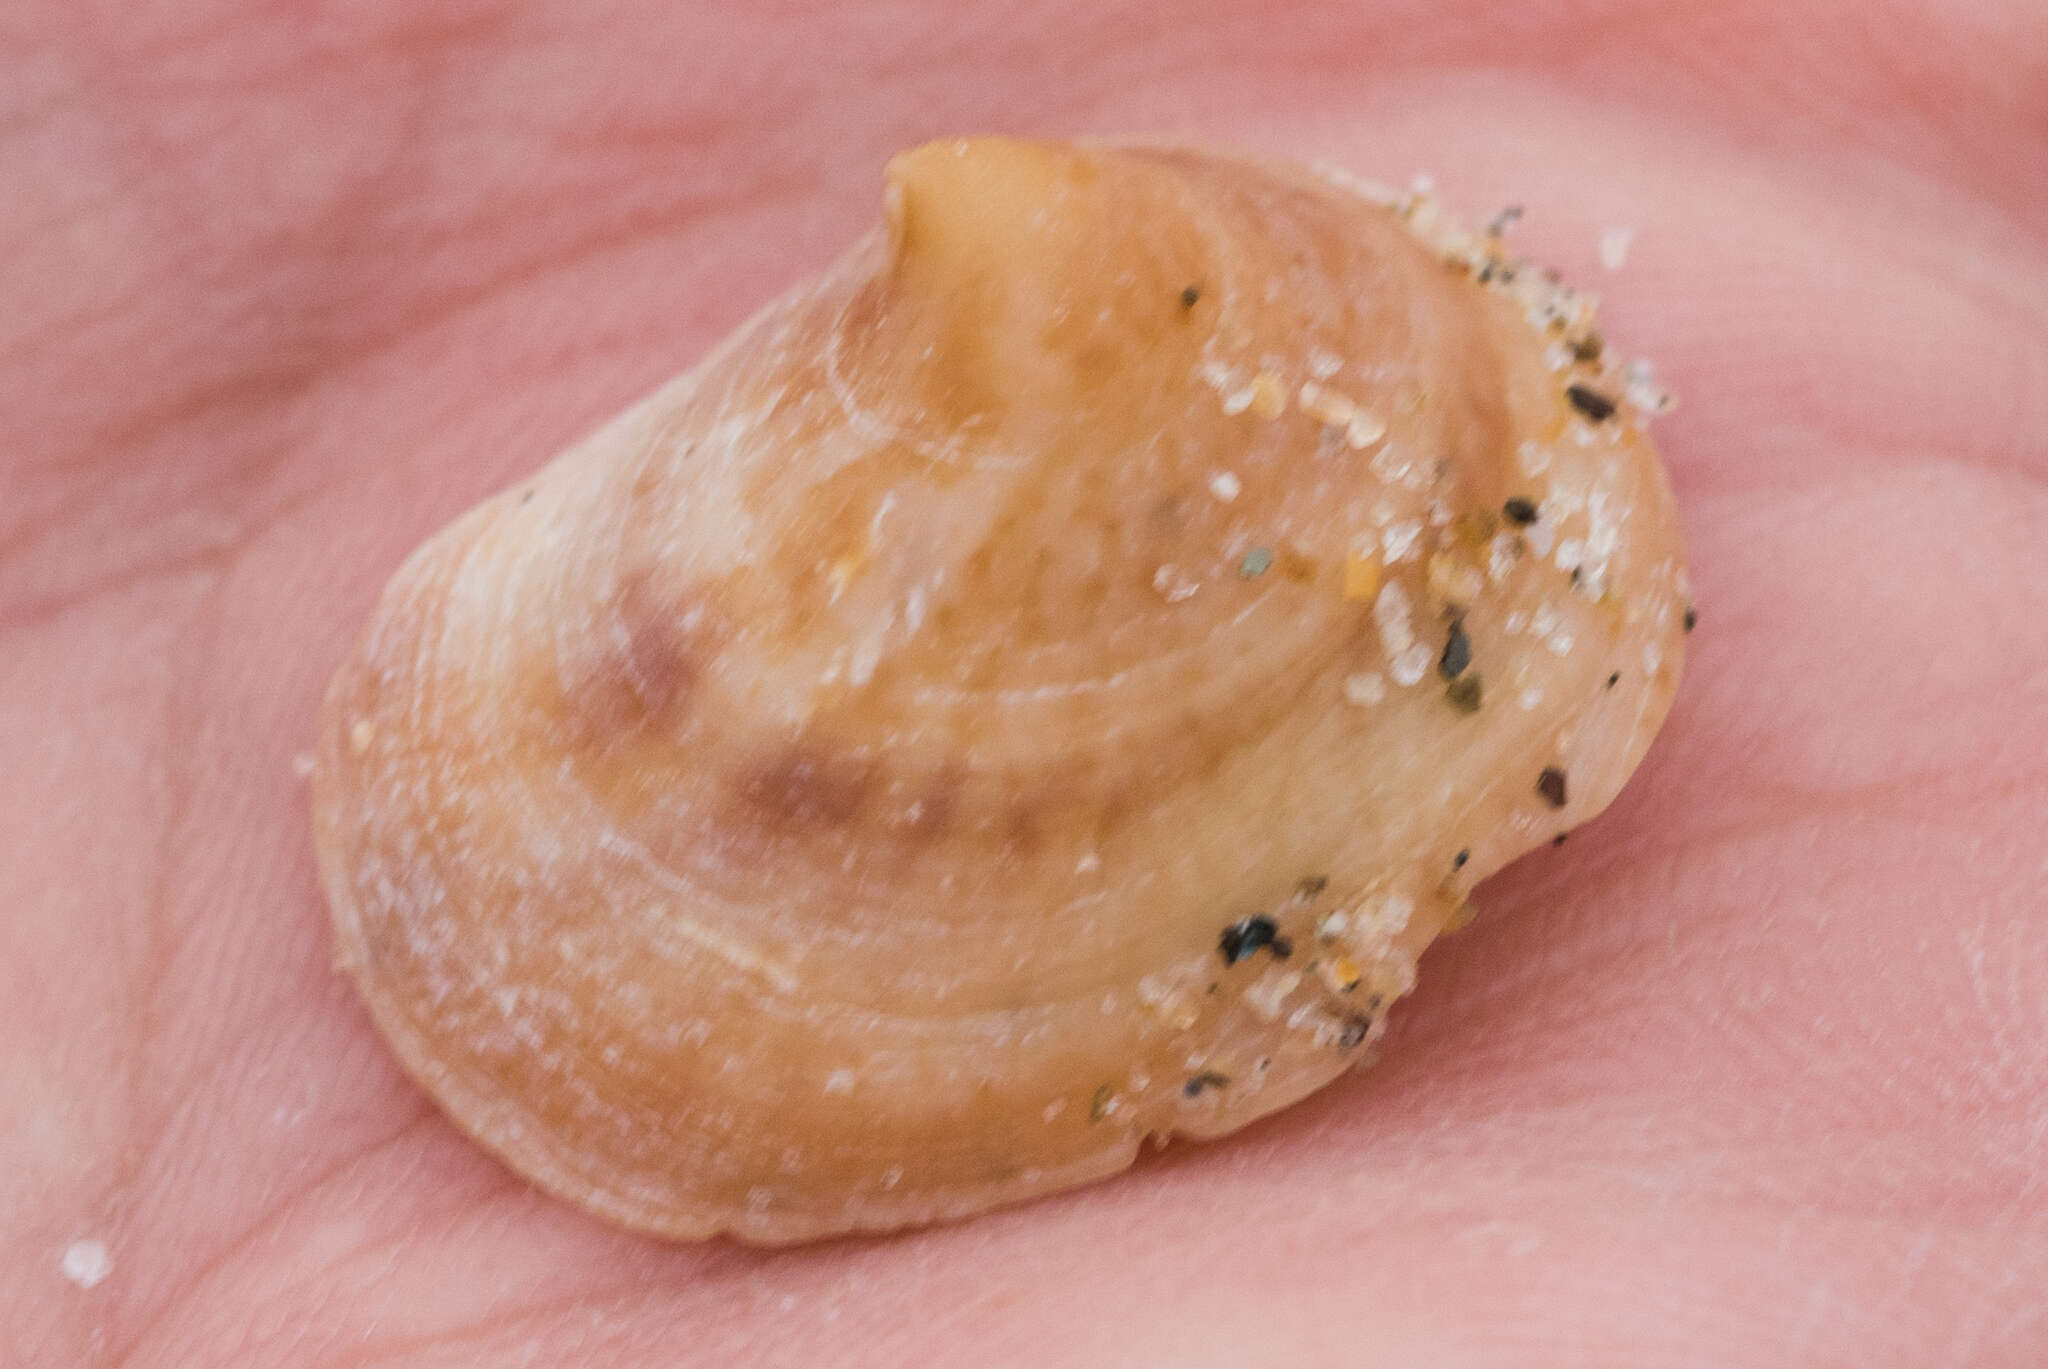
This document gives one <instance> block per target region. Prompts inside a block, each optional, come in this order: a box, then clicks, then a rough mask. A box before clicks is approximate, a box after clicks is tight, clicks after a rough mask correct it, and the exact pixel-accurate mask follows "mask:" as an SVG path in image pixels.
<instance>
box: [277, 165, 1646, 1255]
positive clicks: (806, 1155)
mask: <svg viewBox="0 0 2048 1369" xmlns="http://www.w3.org/2000/svg"><path fill="white" fill-rule="evenodd" d="M885 217H886V222H885V226H884V228H883V230H882V231H880V232H878V233H877V234H875V235H874V236H872V237H871V238H869V239H867V240H865V241H863V242H862V243H860V244H857V245H856V246H855V247H854V248H853V249H852V250H851V251H850V252H849V254H848V255H847V256H846V257H845V258H844V259H843V260H842V261H841V262H840V263H839V264H838V265H837V266H836V267H834V268H833V269H832V270H831V271H829V272H828V273H827V274H826V275H825V276H824V277H823V278H821V279H820V280H818V281H817V282H815V283H814V284H812V285H810V286H808V287H806V288H804V289H802V290H800V291H798V292H796V293H794V294H792V295H790V296H789V297H787V298H785V299H783V300H782V301H780V302H778V303H776V304H774V305H772V306H771V307H769V308H768V309H767V310H766V311H765V312H763V313H762V314H761V315H760V316H758V317H757V318H756V319H755V320H754V321H753V322H752V323H751V324H749V325H748V326H747V327H746V328H745V329H744V330H742V332H741V333H740V334H738V335H737V336H736V337H735V338H734V339H733V340H732V341H730V342H729V343H728V344H727V345H726V346H724V347H723V348H722V349H720V350H719V351H718V352H717V353H716V354H714V355H713V356H712V357H711V358H709V359H708V360H707V361H705V362H704V363H703V364H702V365H701V366H699V367H698V368H697V369H696V370H694V371H693V372H691V373H690V374H689V375H687V376H684V377H683V378H681V379H679V380H677V381H676V382H674V383H672V384H671V385H669V386H668V387H666V388H665V389H663V390H662V391H660V392H658V393H657V394H655V395H654V396H652V397H651V398H650V399H648V400H647V401H645V402H644V403H643V404H641V405H640V406H638V407H637V408H635V409H634V410H632V411H630V412H629V413H627V414H625V415H624V416H622V417H621V418H619V419H618V420H616V421H615V422H613V423H612V424H610V425H609V426H607V427H606V428H604V429H603V430H601V431H600V432H598V433H597V434H595V435H594V436H592V437H591V438H589V439H588V440H586V441H585V442H583V443H582V444H580V445H579V446H578V447H577V448H575V449H573V450H571V451H570V452H568V453H567V454H565V455H564V456H562V457H561V458H560V459H558V460H557V461H555V462H554V463H553V464H552V465H550V466H549V467H548V468H547V469H546V470H544V471H543V472H541V473H540V474H539V475H538V476H537V477H535V478H534V479H533V480H532V481H531V482H530V483H529V484H527V485H524V486H521V487H519V488H517V489H514V490H511V491H508V492H506V493H504V494H502V495H499V496H497V497H495V498H493V499H491V500H488V501H487V502H485V503H484V504H483V505H482V506H480V507H479V508H477V509H475V510H473V511H471V512H470V513H469V514H468V515H466V516H465V517H463V518H461V519H460V520H458V521H457V522H456V523H454V524H453V525H451V526H450V527H448V528H447V529H445V530H444V531H442V532H441V533H440V534H438V535H437V536H435V537H434V538H433V539H432V540H430V541H429V542H428V543H427V544H426V545H425V546H423V547H422V548H421V549H420V550H419V551H418V552H416V553H415V554H414V555H413V556H412V557H411V559H409V560H408V561H407V562H406V564H405V565H404V566H403V567H402V568H401V569H400V570H399V572H398V573H397V575H396V576H395V577H394V578H393V580H392V581H391V583H390V585H389V587H388V588H387V589H386V591H385V593H384V595H383V597H382V599H381V601H380V603H379V605H378V607H377V609H376V612H375V615H374V617H373V619H372V621H371V623H370V625H369V627H368V628H367V630H366V632H365V634H364V636H363V638H362V640H361V642H360V644H359V646H358V648H357V650H356V652H355V654H354V656H353V657H352V658H351V660H350V661H349V662H348V663H347V665H346V666H345V667H344V668H343V669H342V670H341V672H340V673H339V674H338V675H337V677H336V678H335V680H334V683H333V685H332V687H331V689H330V692H329V694H328V697H327V700H326V704H325V707H324V711H323V715H322V725H321V737H320V743H319V748H318V753H317V767H316V771H315V777H314V812H315V833H316V842H317V848H318V853H319V858H320V865H321V871H322V877H323V881H324V883H325V886H326V889H327V893H328V897H329V901H330V903H331V905H332V910H333V915H334V922H335V927H336V932H337V938H338V943H339V947H340V958H341V962H342V964H343V965H344V967H345V968H346V969H347V971H348V972H349V973H350V975H352V976H353V978H354V979H355V981H356V983H357V984H358V986H359V987H360V989H361V992H362V995H363V997H364V1000H365V1001H366V1002H367V1004H368V1005H369V1007H370V1010H371V1012H372V1014H373V1016H374V1018H375V1020H376V1022H377V1025H378V1026H379V1028H380V1029H381V1030H382V1031H383V1033H384V1034H385V1035H386V1037H387V1038H389V1040H390V1042H391V1044H392V1046H393V1048H394V1049H395V1050H396V1052H397V1054H398V1055H399V1057H400V1059H401V1060H402V1061H403V1062H404V1064H405V1065H406V1067H407V1068H408V1070H409V1071H410V1072H411V1073H412V1074H413V1075H414V1076H415V1077H416V1078H418V1080H419V1081H420V1082H421V1083H422V1084H423V1085H424V1086H425V1087H426V1088H427V1090H428V1091H429V1092H430V1093H432V1094H433V1095H434V1097H435V1098H436V1099H438V1100H439V1101H440V1103H441V1104H442V1105H443V1106H444V1107H445V1108H446V1109H447V1111H448V1112H449V1113H450V1114H451V1115H452V1116H453V1117H454V1118H455V1119H456V1120H457V1121H458V1122H459V1123H460V1124H461V1125H462V1126H464V1127H465V1128H466V1129H468V1130H469V1131H470V1132H472V1133H473V1134H474V1135H475V1136H476V1137H477V1138H478V1139H479V1140H481V1141H482V1142H483V1143H484V1144H485V1145H487V1146H489V1147H490V1148H491V1149H493V1150H495V1151H496V1152H497V1153H499V1154H500V1155H502V1156H503V1157H504V1158H505V1159H506V1160H507V1161H508V1162H509V1163H510V1164H511V1165H512V1166H513V1167H514V1168H516V1169H517V1170H519V1171H521V1172H522V1173H524V1174H526V1175H527V1176H529V1177H530V1178H531V1179H533V1180H534V1181H535V1182H537V1183H539V1184H540V1185H542V1186H543V1187H545V1188H547V1189H549V1190H551V1191H553V1192H555V1193H558V1194H561V1195H563V1196H565V1197H567V1198H569V1199H572V1200H574V1201H576V1202H578V1203H581V1204H583V1205H585V1206H587V1207H589V1208H591V1209H593V1210H595V1211H597V1212H599V1213H602V1214H604V1215H606V1216H608V1217H610V1218H613V1219H615V1220H617V1221H620V1222H623V1223H626V1224H628V1225H631V1226H634V1227H637V1228H642V1229H646V1230H652V1231H658V1232H663V1233H668V1234H672V1235H679V1236H701V1235H707V1234H711V1233H715V1232H729V1233H733V1234H736V1235H739V1236H742V1237H745V1238H748V1239H754V1240H763V1241H784V1240H796V1239H804V1238H809V1237H815V1236H821V1235H827V1234H831V1233H836V1232H842V1231H848V1230H858V1229H882V1228H890V1227H897V1226H902V1225H906V1224H912V1223H917V1222H924V1221H930V1220H935V1219H940V1218H946V1217H954V1216H959V1215H963V1214H966V1213H969V1212H973V1211H975V1210H978V1209H981V1208H985V1207H988V1206H991V1205H994V1204H998V1203H1004V1202H1010V1201H1014V1200H1017V1199H1021V1198H1025V1197H1029V1196H1031V1195H1034V1194H1038V1193H1043V1192H1047V1191H1050V1190H1054V1189H1058V1188H1062V1187H1067V1186H1070V1185H1073V1184H1076V1183H1080V1182H1083V1181H1086V1180H1088V1179H1092V1178H1095V1177H1098V1176H1101V1175H1105V1174H1109V1173H1111V1172H1113V1171H1115V1170H1118V1169H1121V1168H1122V1167H1124V1166H1125V1165H1127V1164H1129V1163H1130V1161H1131V1159H1132V1157H1133V1155H1134V1154H1135V1152H1136V1150H1137V1148H1138V1146H1139V1145H1140V1143H1141V1142H1142V1141H1143V1140H1144V1139H1145V1138H1146V1137H1148V1136H1154V1135H1165V1134H1181V1135H1192V1136H1208V1135H1215V1134H1218V1133H1221V1132H1227V1131H1230V1130H1232V1129H1234V1128H1236V1127H1239V1126H1242V1125H1243V1124H1244V1123H1246V1122H1248V1121H1250V1120H1252V1119H1253V1118H1255V1117H1258V1116H1260V1115H1262V1114H1264V1113H1267V1112H1270V1111H1272V1110H1273V1109H1275V1108H1277V1107H1280V1106H1283V1105H1284V1104H1286V1103H1288V1102H1290V1101H1292V1100H1294V1099H1297V1098H1299V1097H1300V1096H1302V1095H1303V1094H1305V1093H1307V1092H1309V1091H1311V1090H1313V1089H1315V1088H1317V1087H1319V1086H1321V1085H1322V1084H1324V1083H1326V1082H1327V1081H1329V1080H1330V1079H1331V1078H1333V1077H1335V1076H1336V1075H1337V1074H1338V1073H1339V1072H1341V1071H1342V1070H1344V1069H1346V1068H1347V1067H1348V1066H1349V1065H1351V1064H1352V1063H1354V1062H1355V1061H1356V1060H1357V1059H1358V1058H1359V1057H1360V1056H1361V1055H1362V1054H1363V1045H1364V1043H1365V1042H1366V1041H1368V1040H1370V1039H1371V1038H1372V1037H1373V1036H1374V1035H1376V1034H1377V1032H1378V1030H1379V1027H1380V1024H1381V1022H1382V1021H1383V1019H1384V1014H1385V1011H1386V1009H1387V1006H1388V1005H1389V1004H1391V1003H1392V1002H1393V1000H1394V999H1396V998H1397V997H1398V996H1399V995H1400V994H1402V993H1404V992H1406V991H1407V990H1408V988H1409V987H1411V986H1412V983H1413V976H1414V959H1415V957H1416V955H1418V954H1419V953H1420V952H1421V950H1422V948H1423V947H1424V946H1425V945H1426V944H1427V943H1428V941H1429V940H1430V939H1431V938H1432V937H1433V936H1434V935H1435V934H1436V933H1437V932H1438V931H1439V930H1440V929H1441V927H1442V926H1443V924H1444V922H1445V921H1446V920H1447V919H1448V918H1450V917H1452V916H1453V915H1454V913H1455V911H1456V910H1457V909H1458V907H1459V905H1460V904H1461V902H1462V901H1463V898H1464V895H1465V893H1466V892H1467V891H1468V890H1469V889H1470V888H1471V886H1472V885H1473V884H1474V883H1475V882H1476V881H1478V880H1479V879H1480V878H1482V877H1484V876H1485V875H1486V874H1487V873H1489V872H1491V871H1493V870H1495V869H1497V868H1498V867H1500V866H1501V865H1502V864H1504V863H1505V862H1507V861H1509V860H1511V859H1513V858H1514V857H1515V856H1516V855H1518V854H1520V853H1521V852H1522V851H1524V850H1526V849H1528V848H1529V847H1531V846H1534V845H1536V844H1538V843H1541V842H1544V841H1547V840H1549V839H1550V838H1551V837H1552V836H1553V835H1554V834H1556V833H1557V832H1560V831H1562V830H1564V829H1565V828H1567V827H1569V826H1572V825H1575V824H1577V823H1579V822H1582V821H1584V820H1585V819H1586V818H1587V817H1589V816H1591V815H1592V814H1593V813H1595V812H1597V811H1598V810H1599V809H1601V808H1602V807H1604V806H1605V805H1606V804H1607V803H1608V802H1609V801H1610V800H1611V799H1612V798H1613V796H1614V794H1615V793H1616V792H1617V791H1618V790H1619V788H1620V787H1621V785H1622V783H1623V781H1624V780H1625V779H1626V778H1627V776H1628V774H1629V773H1630V771H1631V770H1632V769H1633V768H1634V767H1635V765H1636V764H1637V762H1638V761H1639V760H1640V759H1641V757H1642V754H1643V752H1644V750H1645V748H1646V747H1647V746H1648V745H1649V742H1650V738H1651V736H1652V734H1653V733H1654V731H1655V729H1656V727H1657V726H1658V724H1659V723H1660V722H1661V721H1662V718H1663V715H1664V713H1665V711H1666V709H1667V708H1668V706H1669V703H1670V699H1671V696H1672V693H1673V690H1674V689H1675V687H1676V683H1677V678H1678V671H1679V666H1680V657H1681V654H1682V647H1681V643H1682V624H1681V619H1682V617H1683V615H1684V613H1685V611H1686V603H1685V584H1684V569H1683V551H1682V547H1681V544H1680V539H1679V533H1678V528H1677V522H1676V517H1675V514H1674V511H1673V508H1672V505H1671V500H1670V495H1669V491H1668V489H1667V487H1666V484H1665V481H1664V477H1663V475H1662V472H1661V470H1660V469H1659V466H1658V463H1657V459H1656V455H1655V452H1654V450H1653V449H1652V447H1651V445H1650V442H1649V441H1648V439H1647V437H1646V436H1645V434H1644V432H1643V425H1642V415H1641V413H1640V412H1639V411H1638V409H1637V408H1636V407H1635V405H1633V404H1632V403H1630V402H1629V400H1628V399H1627V398H1626V397H1625V394H1624V392H1625V389H1626V387H1625V385H1624V382H1623V379H1622V376H1621V374H1620V372H1619V370H1618V368H1616V367H1615V366H1614V364H1613V363H1612V361H1611V360H1607V359H1596V358H1593V353H1594V351H1595V350H1596V348H1595V346H1594V344H1593V342H1592V341H1591V340H1590V339H1589V337H1588V333H1589V330H1590V318H1589V311H1588V310H1587V309H1586V307H1585V303H1584V301H1582V300H1579V299H1577V298H1575V297H1573V296H1571V295H1569V294H1568V293H1567V292H1563V291H1561V290H1559V289H1557V288H1555V287H1554V286H1552V285H1551V284H1549V283H1547V282H1545V281H1543V280H1542V279H1541V278H1539V277H1537V276H1536V274H1535V273H1533V272H1531V271H1529V270H1528V269H1527V268H1520V269H1519V270H1518V269H1516V268H1514V267H1511V266H1508V265H1506V264H1504V263H1502V262H1499V261H1497V260H1494V253H1495V249H1497V246H1498V244H1497V243H1493V242H1492V241H1491V240H1488V239H1485V238H1476V237H1467V236H1465V235H1463V234H1461V233H1459V232H1457V231H1456V230H1454V229H1451V228H1448V227H1445V226H1441V225H1439V224H1437V223H1436V222H1435V220H1434V208H1433V206H1431V205H1429V204H1428V203H1427V202H1426V201H1424V202H1420V203H1418V202H1415V201H1413V200H1408V201H1403V202H1400V203H1396V204H1393V205H1388V204H1384V203H1380V202H1377V201H1375V199H1374V198H1373V197H1371V196H1370V195H1367V194H1362V193H1359V192H1357V191H1354V190H1352V189H1349V188H1346V187H1344V186H1342V185H1339V184H1337V183H1336V182H1334V181H1332V180H1330V179H1327V178H1325V177H1323V176H1320V175H1316V174H1312V173H1310V172H1307V171H1302V170H1296V169H1291V168H1285V167H1273V166H1265V165H1261V164H1256V163H1252V162H1248V161H1244V160H1239V159H1235V158H1231V157H1227V156H1222V155H1217V154H1212V153H1205V152H1196V151H1191V150H1184V149H1172V148H1140V147H1122V148H1111V147H1070V146H1062V145H1041V144H1030V143H1019V142H1009V141H1000V140H973V141H961V142H952V143H940V144H934V145H931V146H929V147H926V148H922V149H919V150H917V151H915V152H912V153H908V154H905V155H904V156H903V157H901V158H899V159H897V161H896V162H895V163H892V165H891V167H890V171H889V178H888V191H887V205H886V216H885ZM1489 262H1491V263H1492V264H1490V265H1489V264H1488V263H1489ZM1480 277H1486V278H1487V279H1486V282H1485V283H1483V284H1482V283H1481V280H1480ZM1573 385H1577V386H1580V387H1582V393H1581V398H1580V402H1578V403H1576V404H1575V403H1574V402H1573V400H1572V399H1571V397H1570V396H1569V394H1568V387H1569V386H1573ZM1587 393H1590V394H1591V395H1592V396H1593V398H1592V399H1591V400H1588V399H1586V397H1585V396H1586V394H1587ZM1602 400H1610V401H1612V402H1613V404H1614V406H1615V407H1614V410H1613V412H1611V413H1608V414H1604V415H1602V414H1600V413H1599V410H1600V408H1601V403H1600V401H1602ZM1523 501H1526V502H1523ZM1532 509H1533V510H1534V511H1535V512H1536V518H1535V521H1534V522H1527V521H1525V520H1523V519H1522V515H1525V514H1527V513H1529V512H1530V511H1531V510H1532ZM1454 624H1455V633H1456V635H1458V636H1459V637H1461V638H1462V640H1463V642H1464V643H1465V644H1466V645H1467V647H1468V648H1469V656H1470V664H1469V666H1466V667H1465V668H1464V669H1463V670H1462V671H1460V672H1459V677H1458V679H1457V680H1452V679H1450V678H1449V675H1448V674H1447V669H1448V668H1449V667H1453V666H1455V665H1457V663H1458V662H1457V660H1456V659H1455V658H1456V657H1458V656H1459V655H1460V654H1461V653H1460V651H1459V649H1458V648H1456V647H1451V648H1450V653H1449V654H1450V656H1451V657H1452V658H1454V659H1451V660H1446V659H1445V655H1446V649H1447V647H1448V646H1449V645H1450V643H1451V638H1452V636H1453V634H1454V627H1453V625H1454ZM1418 666H1419V667H1420V670H1419V678H1418ZM1617 676H1618V678H1614V679H1613V681H1612V683H1610V678H1611V677H1617ZM1475 685H1476V686H1477V687H1476V689H1475V688H1474V686H1475ZM1475 694H1476V698H1475V697H1474V696H1475ZM1475 703H1476V705H1477V706H1476V708H1474V707H1473V705H1474V704H1475ZM1547 771H1548V772H1552V774H1553V776H1554V778H1546V777H1545V773H1546V772H1547ZM1560 798H1561V799H1562V800H1563V802H1562V804H1561V806H1560V805H1559V804H1558V802H1557V800H1558V799H1560ZM1461 852H1463V853H1466V854H1465V857H1464V858H1463V859H1462V860H1461V859H1460V853H1461ZM1248 919H1250V920H1249V921H1248ZM1259 919H1264V921H1260V920H1259ZM1269 928H1270V931H1271V932H1272V934H1273V940H1272V941H1271V942H1270V944H1261V943H1262V941H1263V940H1264V937H1265V933H1266V931H1267V930H1268V929H1269ZM1233 929H1235V930H1234V931H1233ZM1283 952H1284V953H1283Z"/></svg>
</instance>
